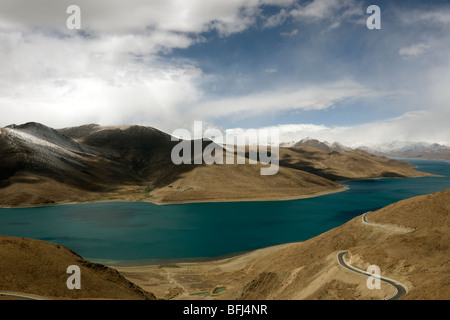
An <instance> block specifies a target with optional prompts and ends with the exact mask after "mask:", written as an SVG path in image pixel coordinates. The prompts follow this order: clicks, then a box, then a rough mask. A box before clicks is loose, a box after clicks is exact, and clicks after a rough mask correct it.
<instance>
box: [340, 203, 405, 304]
mask: <svg viewBox="0 0 450 320" xmlns="http://www.w3.org/2000/svg"><path fill="white" fill-rule="evenodd" d="M370 212H371V211H369V212H366V213H364V214H363V215H362V223H363V224H367V225H370V226H373V227H379V228H383V229H386V230H389V231H394V232H402V233H408V232H413V231H414V229H410V228H403V227H398V226H393V225H387V224H380V223H373V222H369V221H367V215H368V214H369V213H370ZM346 253H347V251H341V252H339V253H338V254H337V260H338V263H339V265H341V266H342V267H344V268H346V269H348V270H350V271H353V272H356V273H359V274H363V275H365V276H369V277H370V276H374V275H373V274H372V273H370V272H367V271H364V270H361V269H358V268H355V267H352V266H351V265H348V264H347V263H346V262H345V259H344V256H345V254H346ZM379 278H380V280H381V281H384V282H386V283H389V284H390V285H392V286H394V287H395V289H397V293H396V294H394V295H393V296H391V297H390V298H388V299H386V300H397V299H398V298H400V297H401V296H403V295H405V294H406V293H407V292H408V288H407V287H406V286H405V285H403V284H401V283H400V282H398V281H395V280H392V279H389V278H386V277H382V276H381V275H380V276H379Z"/></svg>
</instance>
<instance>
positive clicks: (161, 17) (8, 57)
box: [0, 0, 450, 146]
mask: <svg viewBox="0 0 450 320" xmlns="http://www.w3.org/2000/svg"><path fill="white" fill-rule="evenodd" d="M70 4H72V3H71V1H66V0H62V1H58V2H55V1H50V0H36V1H33V2H32V3H29V2H27V1H24V0H19V1H17V0H16V1H11V0H0V8H1V10H0V40H1V42H2V47H1V49H0V59H1V61H3V68H2V69H3V71H2V72H1V73H0V85H1V86H0V87H1V88H2V89H0V112H1V114H2V117H1V118H0V126H4V125H8V124H11V123H23V122H27V121H38V122H42V123H44V124H47V125H49V126H53V127H57V128H59V127H67V126H74V125H81V124H85V123H99V124H104V125H119V124H131V123H133V124H142V125H149V126H153V127H156V128H159V129H162V130H164V131H166V132H171V131H173V130H174V129H176V128H180V127H185V128H190V126H192V124H193V121H195V120H202V121H204V123H205V124H206V125H207V126H211V127H217V128H219V129H222V130H225V129H229V128H262V127H276V128H279V129H280V131H281V134H282V137H281V140H282V141H287V140H299V139H301V138H303V137H305V136H313V137H315V138H318V139H320V140H329V141H330V140H335V141H339V142H342V143H345V144H349V145H354V146H356V145H362V144H376V143H384V142H390V141H393V140H413V141H426V142H438V143H446V144H450V130H449V128H448V127H449V126H448V124H447V123H448V119H449V115H450V111H449V110H450V106H449V103H450V102H449V101H450V94H449V90H448V88H449V87H450V32H449V31H450V2H449V1H427V2H421V1H410V0H409V1H406V0H405V1H359V0H309V1H295V0H278V1H277V0H246V1H244V0H230V1H226V2H224V1H214V0H208V1H206V0H203V1H202V0H195V1H194V0H192V1H181V0H165V1H160V0H153V1H139V0H131V1H128V2H126V3H120V2H118V1H115V2H111V1H106V0H99V1H96V2H95V4H94V3H92V2H91V1H87V0H81V1H77V4H78V5H79V6H80V8H81V24H82V29H81V30H80V31H74V30H68V29H67V27H66V25H65V22H66V20H67V18H68V16H69V15H68V14H66V12H65V11H66V8H67V7H68V6H69V5H70ZM371 4H375V5H378V6H379V7H380V8H381V30H369V29H368V28H367V27H366V20H367V18H368V17H369V14H367V13H366V12H365V11H366V9H367V7H368V6H369V5H371Z"/></svg>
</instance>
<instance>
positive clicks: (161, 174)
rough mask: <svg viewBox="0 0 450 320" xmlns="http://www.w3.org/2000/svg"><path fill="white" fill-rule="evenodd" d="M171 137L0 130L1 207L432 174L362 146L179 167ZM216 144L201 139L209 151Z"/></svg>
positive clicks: (304, 190) (206, 196)
mask: <svg viewBox="0 0 450 320" xmlns="http://www.w3.org/2000/svg"><path fill="white" fill-rule="evenodd" d="M171 138H172V137H171V136H170V135H169V134H166V133H164V132H162V131H159V130H157V129H155V128H150V127H143V126H107V127H105V126H99V125H95V124H90V125H85V126H80V127H73V128H64V129H60V130H55V129H52V128H49V127H46V126H44V125H42V124H39V123H26V124H23V125H18V126H16V125H12V126H8V127H6V128H0V154H1V158H0V205H2V206H30V205H48V204H56V203H73V202H95V201H116V200H119V201H148V202H154V203H179V202H193V201H196V202H201V201H240V200H268V199H270V200H283V199H293V198H302V197H309V196H315V195H320V194H324V193H329V192H337V191H341V190H345V188H344V187H342V186H341V185H340V184H339V183H338V181H339V180H342V179H355V178H374V177H413V176H424V175H428V174H427V173H423V172H420V171H416V170H414V169H413V168H412V166H411V165H410V164H408V163H406V162H402V161H395V160H390V159H387V158H384V157H376V156H373V155H370V154H368V153H364V152H362V151H351V150H347V151H342V152H337V151H333V152H326V151H322V150H319V149H317V148H313V147H292V148H280V152H279V156H280V159H279V160H280V165H279V170H278V173H277V174H275V175H272V176H261V174H260V168H261V167H262V166H267V165H263V164H261V162H258V164H249V163H248V159H247V160H246V164H225V165H218V164H212V165H207V164H205V163H203V164H180V165H175V164H174V163H173V162H172V160H171V151H172V149H173V147H174V146H175V145H176V144H177V143H178V142H177V141H172V139H171ZM190 143H191V144H194V143H195V142H194V141H190ZM210 144H214V142H212V141H202V150H204V149H205V148H206V147H207V146H209V145H210ZM214 146H215V147H216V148H217V150H221V148H222V147H221V146H219V145H214ZM237 156H238V155H236V157H237ZM246 157H248V154H247V155H246Z"/></svg>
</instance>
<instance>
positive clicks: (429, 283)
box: [118, 189, 450, 299]
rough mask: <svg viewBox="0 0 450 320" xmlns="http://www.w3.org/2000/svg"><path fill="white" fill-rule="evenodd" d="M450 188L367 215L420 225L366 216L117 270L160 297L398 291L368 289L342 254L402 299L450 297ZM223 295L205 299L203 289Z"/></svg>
mask: <svg viewBox="0 0 450 320" xmlns="http://www.w3.org/2000/svg"><path fill="white" fill-rule="evenodd" d="M449 203H450V189H448V190H445V191H442V192H438V193H435V194H432V195H428V196H421V197H415V198H411V199H406V200H403V201H400V202H398V203H395V204H392V205H390V206H388V207H385V208H383V209H380V210H378V211H376V212H373V213H371V214H370V215H369V217H368V219H369V221H370V222H377V223H383V224H395V225H402V226H405V227H413V228H415V231H414V232H410V233H401V232H394V231H388V230H386V229H383V228H379V227H374V226H370V225H366V224H363V223H362V219H361V216H359V217H356V218H354V219H352V220H350V221H349V222H347V223H346V224H344V225H342V226H340V227H338V228H335V229H332V230H330V231H328V232H326V233H323V234H321V235H319V236H317V237H315V238H312V239H310V240H308V241H305V242H301V243H292V244H285V245H281V246H275V247H269V248H265V249H261V250H256V251H253V252H250V253H248V254H244V255H241V256H238V257H233V258H229V259H225V260H220V261H214V262H204V263H189V264H175V265H171V266H147V267H135V268H125V267H123V268H118V270H119V271H120V272H121V273H122V274H123V275H124V276H125V277H127V278H129V279H130V280H131V281H133V282H135V283H136V284H138V285H140V286H141V287H143V288H145V289H146V290H149V291H152V292H154V293H155V295H156V296H157V297H161V298H175V299H384V298H388V297H390V296H391V295H392V294H393V293H394V292H395V290H394V289H393V287H392V286H390V285H388V284H384V283H382V285H381V290H369V289H368V288H367V287H366V280H367V277H365V276H363V275H357V274H354V273H353V272H351V271H349V270H346V269H344V268H342V267H341V266H339V265H338V263H337V259H336V256H337V253H338V252H339V251H341V250H346V251H348V253H347V255H346V260H347V262H348V263H349V264H351V265H353V266H355V267H358V268H360V269H364V270H365V269H366V268H367V266H368V265H372V264H375V265H378V266H379V267H380V269H381V275H382V276H385V277H389V278H392V279H395V280H398V281H400V282H402V283H404V284H406V285H407V286H408V288H409V291H408V293H407V294H406V295H405V296H403V297H402V299H449V298H450V290H449V286H450V265H449V264H450V260H449V257H450V248H449V243H450V241H449V240H450V238H449V235H450V233H449V231H450V230H449V227H450V226H449V220H448V219H449V218H448V216H449V213H450V208H449ZM216 287H226V288H227V289H226V290H225V291H222V292H221V293H220V294H216V295H210V296H207V297H204V296H197V295H195V294H196V293H198V292H212V291H213V290H214V288H216Z"/></svg>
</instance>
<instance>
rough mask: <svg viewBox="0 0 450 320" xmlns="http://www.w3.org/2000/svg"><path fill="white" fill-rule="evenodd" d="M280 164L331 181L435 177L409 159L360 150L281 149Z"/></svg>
mask: <svg viewBox="0 0 450 320" xmlns="http://www.w3.org/2000/svg"><path fill="white" fill-rule="evenodd" d="M280 165H283V166H286V167H290V168H295V169H299V170H304V171H307V172H310V173H313V174H316V175H319V176H321V177H325V178H327V179H331V180H347V179H361V178H382V177H386V178H393V177H398V178H401V177H423V176H432V175H431V174H428V173H425V172H421V171H418V170H415V169H414V166H413V165H411V164H410V163H407V162H405V161H399V160H394V159H389V158H385V157H379V156H375V155H372V154H370V153H367V152H364V151H360V150H358V151H345V152H330V153H328V152H325V151H322V150H319V149H316V148H312V147H291V148H280Z"/></svg>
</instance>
